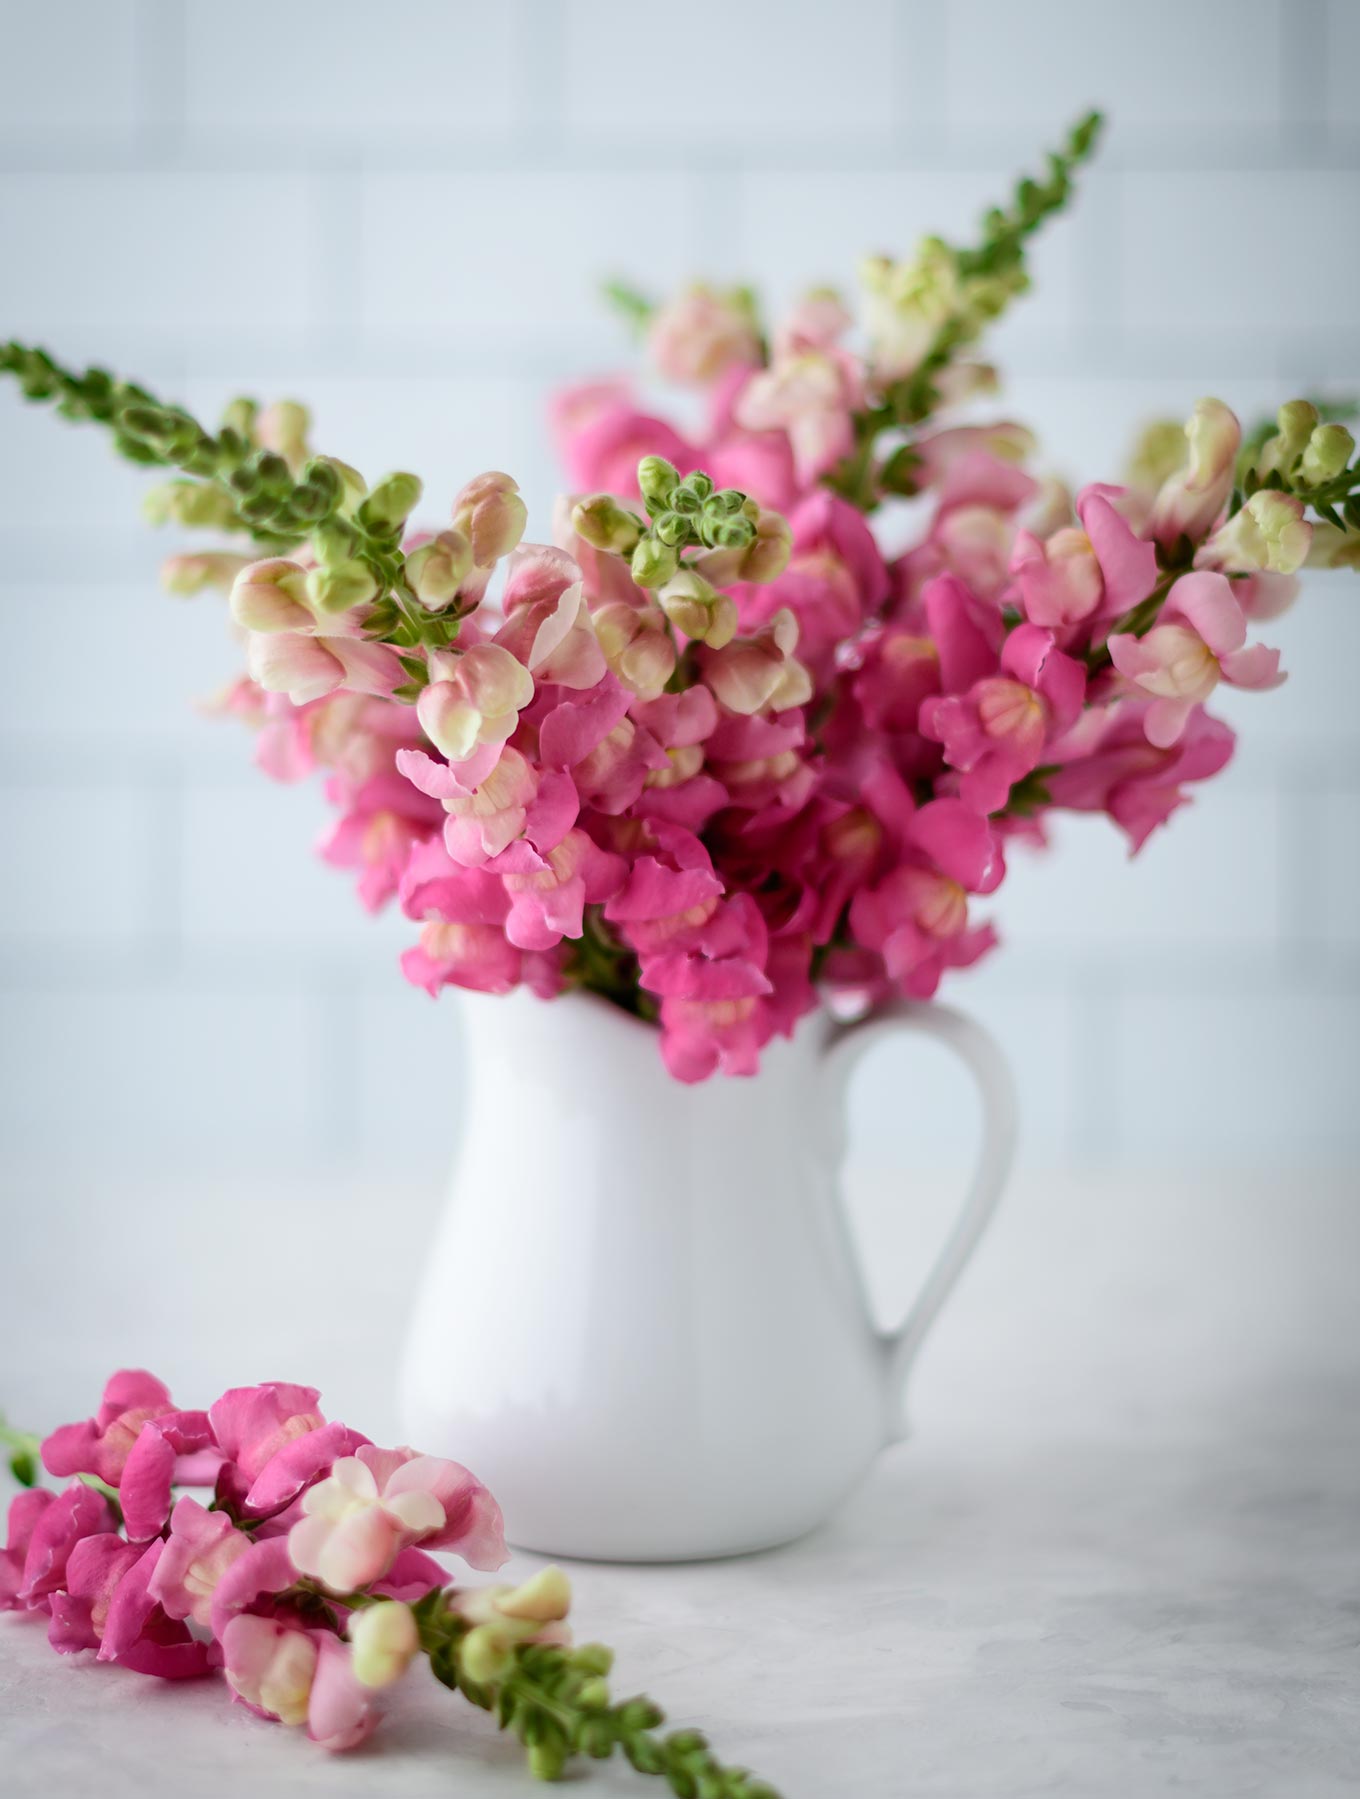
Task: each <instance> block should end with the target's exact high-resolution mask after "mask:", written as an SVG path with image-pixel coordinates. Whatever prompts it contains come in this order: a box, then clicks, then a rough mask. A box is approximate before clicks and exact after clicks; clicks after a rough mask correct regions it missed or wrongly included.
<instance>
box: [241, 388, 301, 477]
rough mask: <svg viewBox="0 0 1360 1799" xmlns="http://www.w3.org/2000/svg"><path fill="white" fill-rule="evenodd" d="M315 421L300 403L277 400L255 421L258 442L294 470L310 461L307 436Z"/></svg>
mask: <svg viewBox="0 0 1360 1799" xmlns="http://www.w3.org/2000/svg"><path fill="white" fill-rule="evenodd" d="M311 423H312V418H311V414H310V413H309V412H308V410H307V408H306V407H305V406H303V405H300V404H299V402H298V401H297V400H276V401H275V402H274V404H273V405H272V406H266V407H265V409H264V411H263V412H261V413H260V414H259V415H258V416H257V417H256V419H255V437H256V441H257V442H259V443H261V444H263V445H264V447H265V449H266V450H272V451H274V452H275V454H277V455H279V456H282V457H283V459H284V461H285V462H286V463H287V464H288V467H289V468H290V469H298V468H301V467H302V465H303V463H304V462H305V461H306V460H307V432H308V431H309V430H310V428H311Z"/></svg>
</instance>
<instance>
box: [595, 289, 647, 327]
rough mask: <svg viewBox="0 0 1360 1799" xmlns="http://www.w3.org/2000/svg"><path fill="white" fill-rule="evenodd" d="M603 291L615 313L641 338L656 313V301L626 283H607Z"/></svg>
mask: <svg viewBox="0 0 1360 1799" xmlns="http://www.w3.org/2000/svg"><path fill="white" fill-rule="evenodd" d="M601 291H602V292H603V294H604V297H605V299H606V300H608V302H609V304H610V305H611V306H612V307H613V308H614V310H615V312H617V313H618V314H619V315H620V316H621V317H622V318H623V319H625V320H626V321H627V323H628V324H629V325H630V326H631V327H632V328H633V330H634V331H636V332H637V333H638V335H639V336H641V334H642V333H643V332H644V331H645V330H646V328H647V326H648V324H649V323H650V322H651V317H652V314H653V313H654V312H655V311H656V302H655V300H649V299H648V298H647V296H646V294H641V293H639V292H638V290H637V289H636V288H635V287H629V286H628V284H627V282H626V281H606V282H605V283H604V286H603V288H602V289H601Z"/></svg>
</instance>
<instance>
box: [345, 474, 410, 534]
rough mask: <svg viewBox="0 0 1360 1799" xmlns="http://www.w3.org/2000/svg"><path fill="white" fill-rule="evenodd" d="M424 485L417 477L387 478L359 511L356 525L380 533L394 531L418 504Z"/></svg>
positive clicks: (403, 522) (396, 476)
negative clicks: (373, 529)
mask: <svg viewBox="0 0 1360 1799" xmlns="http://www.w3.org/2000/svg"><path fill="white" fill-rule="evenodd" d="M423 491H424V489H423V484H422V482H421V480H420V477H419V476H418V475H406V474H397V475H388V477H387V478H386V480H384V481H380V482H379V483H378V485H377V486H376V487H375V488H374V489H373V491H372V493H370V494H369V496H368V498H367V499H366V500H365V501H364V503H363V505H362V506H360V508H359V523H360V524H361V525H365V526H368V527H369V528H376V529H378V530H380V531H383V530H386V531H397V530H400V528H401V527H402V526H403V525H404V524H405V523H406V520H407V519H408V517H409V516H410V515H411V513H412V512H413V511H414V510H415V508H416V506H417V505H418V504H419V502H420V496H421V493H422V492H423Z"/></svg>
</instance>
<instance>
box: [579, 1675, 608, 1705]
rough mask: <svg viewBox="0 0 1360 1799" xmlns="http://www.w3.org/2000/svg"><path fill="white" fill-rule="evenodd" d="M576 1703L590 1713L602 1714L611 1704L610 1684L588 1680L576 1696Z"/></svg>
mask: <svg viewBox="0 0 1360 1799" xmlns="http://www.w3.org/2000/svg"><path fill="white" fill-rule="evenodd" d="M576 1703H577V1704H578V1705H580V1706H583V1707H584V1708H585V1710H586V1711H588V1712H602V1711H603V1710H604V1709H605V1707H606V1706H607V1705H608V1704H609V1683H608V1681H606V1680H602V1679H599V1678H598V1677H597V1678H596V1679H594V1680H587V1681H585V1682H584V1683H583V1685H582V1686H581V1689H580V1691H579V1692H578V1693H577V1695H576Z"/></svg>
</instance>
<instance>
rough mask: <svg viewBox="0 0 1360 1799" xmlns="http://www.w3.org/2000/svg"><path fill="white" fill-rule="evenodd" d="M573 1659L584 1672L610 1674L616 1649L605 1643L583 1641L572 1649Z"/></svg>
mask: <svg viewBox="0 0 1360 1799" xmlns="http://www.w3.org/2000/svg"><path fill="white" fill-rule="evenodd" d="M571 1659H572V1661H573V1662H575V1664H576V1666H577V1667H578V1668H579V1669H580V1670H581V1672H582V1673H583V1674H608V1673H609V1671H610V1669H611V1668H612V1667H613V1666H614V1651H613V1650H612V1649H610V1648H609V1647H607V1645H606V1644H604V1643H581V1644H580V1645H579V1646H578V1647H577V1648H575V1649H573V1650H572V1652H571Z"/></svg>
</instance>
